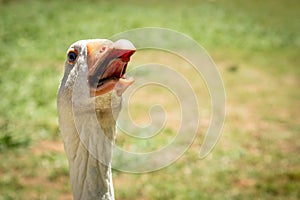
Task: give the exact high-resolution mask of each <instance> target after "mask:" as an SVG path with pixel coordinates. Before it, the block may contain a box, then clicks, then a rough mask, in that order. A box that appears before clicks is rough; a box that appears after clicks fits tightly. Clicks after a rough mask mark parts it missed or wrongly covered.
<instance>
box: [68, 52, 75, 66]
mask: <svg viewBox="0 0 300 200" xmlns="http://www.w3.org/2000/svg"><path fill="white" fill-rule="evenodd" d="M76 58H77V52H75V51H70V52H69V53H68V61H69V63H70V64H74V62H75V60H76Z"/></svg>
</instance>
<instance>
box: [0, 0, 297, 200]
mask: <svg viewBox="0 0 300 200" xmlns="http://www.w3.org/2000/svg"><path fill="white" fill-rule="evenodd" d="M299 8H300V2H299V1H297V0H265V1H258V0H253V1H245V0H232V1H230V0H227V1H225V0H220V1H219V0H210V1H208V0H200V1H197V0H187V1H179V0H172V1H171V0H170V1H163V0H154V1H147V2H146V1H145V2H143V1H138V0H133V1H117V0H110V1H97V0H88V1H70V0H64V1H59V0H57V1H55V0H47V1H46V0H45V1H40V0H0V69H1V71H0V91H1V93H0V94H1V97H0V199H1V200H2V199H72V196H71V189H70V183H69V176H68V164H67V160H66V156H65V154H64V150H63V145H62V140H61V137H60V134H59V130H58V123H57V113H56V91H57V88H58V85H59V81H60V78H61V76H62V73H63V63H64V60H65V53H66V50H67V48H68V47H69V45H70V44H71V43H73V42H74V41H76V40H79V39H86V38H108V37H111V36H112V35H114V34H116V33H119V32H122V31H126V30H129V29H133V28H142V27H146V26H155V27H165V28H170V29H174V30H176V31H179V32H182V33H185V34H187V35H189V36H190V37H192V38H194V39H195V40H196V41H197V42H199V43H200V44H201V45H202V46H203V47H204V48H205V49H206V50H207V51H208V53H209V54H210V55H211V56H212V58H213V60H214V61H215V63H216V65H217V66H218V69H219V70H220V73H221V75H222V77H223V81H224V85H225V88H226V94H227V102H226V109H227V118H226V122H225V125H224V130H223V133H222V137H221V138H220V140H219V142H218V144H217V146H216V147H215V148H214V150H213V151H212V152H211V154H210V155H209V156H208V157H206V158H205V159H204V160H200V159H199V147H200V145H201V143H202V141H203V138H204V134H205V131H206V128H207V126H208V124H209V122H207V121H205V116H206V117H207V119H209V111H210V109H209V108H206V107H205V106H206V105H205V103H204V104H203V106H202V107H200V108H199V109H200V110H202V111H206V112H207V113H206V114H205V113H204V123H203V125H201V126H200V128H199V133H198V134H197V137H196V138H195V141H194V143H193V144H192V146H191V147H190V149H189V150H188V151H187V152H185V154H184V155H183V156H182V157H181V158H180V159H179V160H178V161H177V162H176V163H174V164H172V165H170V166H169V167H167V168H164V169H162V170H159V171H156V172H152V173H145V174H128V173H123V172H118V171H114V172H113V176H114V185H115V193H116V198H117V199H123V200H129V199H130V200H131V199H144V200H150V199H151V200H152V199H251V200H252V199H299V198H300V189H299V188H300V158H299V154H300V140H299V132H300V116H299V111H300V103H299V99H300V92H299V91H300V90H299V86H300V79H299V75H300V58H299V57H300V56H299V52H300V51H299V50H300V48H299V47H300V37H299V32H300V27H299V26H300V21H299V19H300V9H299ZM149 55H150V57H149ZM154 57H155V58H156V59H157V55H155V54H153V58H154ZM138 58H140V59H141V60H143V56H140V57H138ZM145 59H148V60H149V61H151V59H152V58H151V54H149V53H148V54H147V57H146V58H145ZM162 60H163V59H162ZM141 98H142V96H141ZM208 102H209V101H208ZM135 112H136V116H137V119H138V118H139V116H142V115H143V113H144V111H143V110H141V111H140V112H141V113H139V110H138V109H137V110H136V111H135ZM172 131H173V130H172V128H169V129H168V132H170V133H172ZM119 141H121V142H124V141H123V140H122V138H121V139H120V140H119ZM158 142H163V141H158ZM154 147H155V144H154Z"/></svg>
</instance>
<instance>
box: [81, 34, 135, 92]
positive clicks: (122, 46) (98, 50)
mask: <svg viewBox="0 0 300 200" xmlns="http://www.w3.org/2000/svg"><path fill="white" fill-rule="evenodd" d="M135 51H136V49H135V47H134V46H133V44H132V43H131V42H130V41H128V40H124V39H121V40H118V41H116V42H114V43H103V42H100V41H99V42H98V41H97V42H91V43H88V44H87V63H88V66H89V75H88V83H89V87H90V96H99V95H101V94H105V93H107V92H110V91H112V90H113V89H114V88H115V89H116V90H117V93H118V95H121V94H122V93H123V92H124V91H125V89H126V88H127V87H128V86H129V85H131V84H132V83H133V82H134V80H133V79H130V78H128V79H127V78H126V77H125V73H126V69H127V64H128V62H129V61H130V57H131V56H132V55H133V54H134V52H135Z"/></svg>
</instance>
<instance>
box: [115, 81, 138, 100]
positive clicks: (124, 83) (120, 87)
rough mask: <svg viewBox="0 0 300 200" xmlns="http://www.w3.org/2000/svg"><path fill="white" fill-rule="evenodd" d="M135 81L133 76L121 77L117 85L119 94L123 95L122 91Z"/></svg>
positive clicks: (116, 88)
mask: <svg viewBox="0 0 300 200" xmlns="http://www.w3.org/2000/svg"><path fill="white" fill-rule="evenodd" d="M132 83H134V79H133V78H131V77H130V78H123V77H122V78H120V79H119V81H118V82H117V84H116V86H115V90H116V91H117V94H118V95H119V96H121V95H122V93H123V92H124V91H125V90H126V89H127V88H128V87H129V86H130V85H131V84H132Z"/></svg>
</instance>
